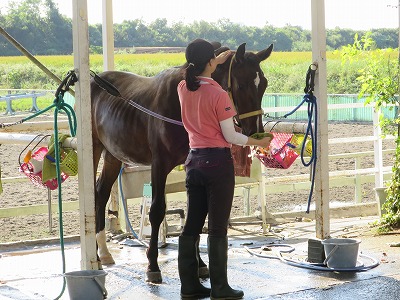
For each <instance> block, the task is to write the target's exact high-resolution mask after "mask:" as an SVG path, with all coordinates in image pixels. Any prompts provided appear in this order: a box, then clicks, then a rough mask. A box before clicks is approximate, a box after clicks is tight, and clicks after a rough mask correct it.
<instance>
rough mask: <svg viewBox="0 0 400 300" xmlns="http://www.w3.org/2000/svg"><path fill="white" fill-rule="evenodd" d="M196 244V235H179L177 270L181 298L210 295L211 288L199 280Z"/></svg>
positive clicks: (197, 242) (197, 240)
mask: <svg viewBox="0 0 400 300" xmlns="http://www.w3.org/2000/svg"><path fill="white" fill-rule="evenodd" d="M198 244H199V237H198V236H197V237H193V236H180V237H179V247H178V271H179V278H180V279H181V297H182V298H205V297H210V292H211V290H210V289H209V288H207V287H205V286H203V285H202V284H201V283H200V280H199V261H198V246H199V245H198Z"/></svg>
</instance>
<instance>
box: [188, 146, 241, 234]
mask: <svg viewBox="0 0 400 300" xmlns="http://www.w3.org/2000/svg"><path fill="white" fill-rule="evenodd" d="M185 167H186V190H187V201H188V202H187V218H186V222H185V226H184V228H183V232H182V235H184V236H197V235H199V234H200V233H201V232H202V229H203V226H204V223H205V220H206V217H207V214H208V235H209V236H214V237H225V236H226V235H227V230H228V222H229V215H230V213H231V208H232V201H233V194H234V188H235V172H234V166H233V159H232V155H231V151H230V148H200V149H191V150H190V152H189V155H188V157H187V159H186V162H185Z"/></svg>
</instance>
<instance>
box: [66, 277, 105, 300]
mask: <svg viewBox="0 0 400 300" xmlns="http://www.w3.org/2000/svg"><path fill="white" fill-rule="evenodd" d="M106 275H107V273H106V272H105V271H103V270H83V271H74V272H68V273H65V274H64V276H65V278H66V280H67V287H68V293H69V297H70V299H71V300H103V299H106V298H107V290H106V288H105V281H106Z"/></svg>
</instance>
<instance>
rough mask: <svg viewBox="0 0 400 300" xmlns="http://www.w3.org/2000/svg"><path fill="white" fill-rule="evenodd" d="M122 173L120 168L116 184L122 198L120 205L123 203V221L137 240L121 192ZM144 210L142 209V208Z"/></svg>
mask: <svg viewBox="0 0 400 300" xmlns="http://www.w3.org/2000/svg"><path fill="white" fill-rule="evenodd" d="M123 172H124V167H122V168H121V170H120V171H119V175H118V183H119V192H120V195H121V198H122V203H123V205H122V206H123V208H124V213H125V221H126V223H127V224H128V227H129V230H130V231H131V233H132V235H133V236H134V237H135V239H137V240H139V236H138V235H137V234H136V232H135V230H134V229H133V227H132V224H131V221H130V220H129V216H128V209H127V207H126V206H127V203H126V201H125V196H124V192H123V190H122V173H123ZM143 209H144V208H143Z"/></svg>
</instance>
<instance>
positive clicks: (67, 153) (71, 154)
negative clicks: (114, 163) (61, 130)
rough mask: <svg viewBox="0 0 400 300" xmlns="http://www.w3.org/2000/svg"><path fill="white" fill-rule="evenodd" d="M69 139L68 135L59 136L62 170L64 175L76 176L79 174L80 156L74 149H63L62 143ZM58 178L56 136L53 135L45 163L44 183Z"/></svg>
mask: <svg viewBox="0 0 400 300" xmlns="http://www.w3.org/2000/svg"><path fill="white" fill-rule="evenodd" d="M67 137H69V135H66V134H63V135H60V136H59V153H60V160H59V163H60V170H61V172H62V174H65V175H67V176H75V175H77V174H78V155H77V153H76V151H75V150H74V149H72V148H64V147H62V143H63V142H64V141H65V139H66V138H67ZM56 176H57V172H56V164H55V147H54V135H52V136H51V138H50V141H49V151H48V153H47V155H46V159H45V160H44V162H43V174H42V177H43V181H45V180H48V179H50V178H53V177H56Z"/></svg>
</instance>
